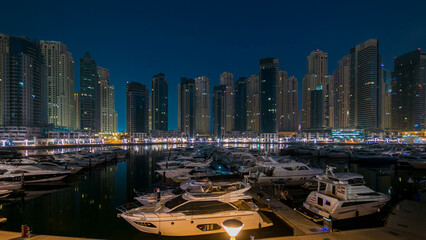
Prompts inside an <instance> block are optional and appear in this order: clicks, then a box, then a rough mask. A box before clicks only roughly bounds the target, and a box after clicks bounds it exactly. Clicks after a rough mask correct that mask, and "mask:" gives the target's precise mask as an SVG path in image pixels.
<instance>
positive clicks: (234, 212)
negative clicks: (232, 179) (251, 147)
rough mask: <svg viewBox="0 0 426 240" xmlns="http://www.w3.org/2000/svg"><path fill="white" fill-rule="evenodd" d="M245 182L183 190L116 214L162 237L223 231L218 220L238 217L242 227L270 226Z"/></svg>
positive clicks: (145, 230) (147, 231)
mask: <svg viewBox="0 0 426 240" xmlns="http://www.w3.org/2000/svg"><path fill="white" fill-rule="evenodd" d="M248 189H250V185H249V184H247V183H235V184H234V185H228V186H226V187H220V186H219V187H217V188H216V189H213V188H212V189H211V191H210V190H208V191H206V192H202V193H189V192H186V193H184V194H182V195H179V196H176V197H174V198H172V199H168V200H166V201H160V202H158V203H157V204H150V205H147V206H142V207H138V208H134V209H131V210H128V211H125V212H122V213H121V214H119V217H121V218H123V219H124V220H126V221H127V222H129V223H130V224H131V225H132V226H133V227H135V228H136V229H138V230H139V231H142V232H146V233H152V234H161V235H164V236H196V235H205V234H213V233H223V232H225V229H224V228H223V227H222V222H224V221H225V220H228V219H238V220H240V221H241V222H243V223H244V227H243V229H242V230H243V231H244V230H251V229H258V228H263V227H269V226H272V225H273V223H272V221H271V220H270V219H268V218H267V217H266V216H265V215H263V214H262V213H261V212H259V211H258V210H259V208H258V207H257V206H256V205H255V204H254V203H253V202H252V201H250V200H251V197H250V196H249V195H246V194H245V192H246V191H247V190H248Z"/></svg>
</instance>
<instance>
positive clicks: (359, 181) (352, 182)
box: [348, 178, 365, 186]
mask: <svg viewBox="0 0 426 240" xmlns="http://www.w3.org/2000/svg"><path fill="white" fill-rule="evenodd" d="M348 183H349V184H350V185H353V186H360V185H364V184H365V182H364V179H363V178H353V179H349V180H348Z"/></svg>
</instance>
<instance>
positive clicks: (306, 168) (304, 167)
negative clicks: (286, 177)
mask: <svg viewBox="0 0 426 240" xmlns="http://www.w3.org/2000/svg"><path fill="white" fill-rule="evenodd" d="M297 170H299V171H300V170H309V168H308V167H306V166H300V167H299V169H297Z"/></svg>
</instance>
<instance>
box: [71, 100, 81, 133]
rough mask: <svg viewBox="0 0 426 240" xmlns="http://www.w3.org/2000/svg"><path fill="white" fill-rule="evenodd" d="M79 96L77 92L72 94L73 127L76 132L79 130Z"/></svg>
mask: <svg viewBox="0 0 426 240" xmlns="http://www.w3.org/2000/svg"><path fill="white" fill-rule="evenodd" d="M80 96H81V94H80V93H79V92H75V93H74V102H75V108H74V112H73V124H72V125H73V126H75V129H76V130H80Z"/></svg>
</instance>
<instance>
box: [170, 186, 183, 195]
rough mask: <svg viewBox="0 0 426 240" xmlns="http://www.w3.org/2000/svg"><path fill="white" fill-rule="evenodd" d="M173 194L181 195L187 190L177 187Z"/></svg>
mask: <svg viewBox="0 0 426 240" xmlns="http://www.w3.org/2000/svg"><path fill="white" fill-rule="evenodd" d="M172 193H173V194H174V195H180V194H183V193H185V190H183V189H182V188H180V187H177V188H175V189H173V190H172Z"/></svg>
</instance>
